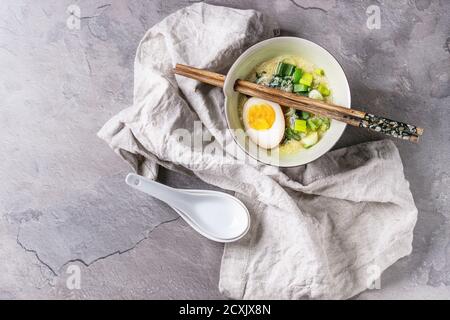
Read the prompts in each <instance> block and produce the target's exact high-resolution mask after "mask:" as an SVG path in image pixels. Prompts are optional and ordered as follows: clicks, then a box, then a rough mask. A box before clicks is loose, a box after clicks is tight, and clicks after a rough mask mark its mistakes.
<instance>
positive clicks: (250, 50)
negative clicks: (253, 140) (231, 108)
mask: <svg viewBox="0 0 450 320" xmlns="http://www.w3.org/2000/svg"><path fill="white" fill-rule="evenodd" d="M280 40H293V41H298V40H300V41H304V42H306V43H309V44H312V45H313V46H317V47H319V48H320V49H322V50H324V51H325V52H326V53H328V54H329V55H330V56H331V57H332V58H333V59H334V61H335V62H336V64H337V67H338V68H339V69H340V71H342V74H343V76H344V79H345V87H346V88H345V89H346V91H347V96H348V106H343V107H346V108H348V109H351V92H350V86H349V83H348V78H347V75H346V74H345V71H344V68H343V67H342V65H341V63H340V62H339V61H338V59H336V57H335V56H334V55H333V54H332V53H331V52H329V51H328V50H327V49H325V48H324V47H322V46H321V45H319V44H317V43H315V42H313V41H311V40H308V39H304V38H300V37H293V36H280V37H275V38H270V39H266V40H263V41H260V42H257V43H255V44H254V45H252V46H251V47H249V48H248V49H246V50H245V51H244V52H242V53H241V55H240V56H239V57H238V58H237V59H236V60H235V61H234V63H233V64H232V65H231V67H230V69H229V70H228V72H227V76H226V77H225V82H224V86H223V94H224V96H225V100H224V107H225V110H224V111H225V119H226V122H227V129H228V131H230V134H231V136H232V137H233V140H234V143H235V144H237V145H238V146H239V148H240V149H242V150H243V151H244V152H245V153H246V154H247V155H249V156H250V157H252V158H253V159H255V160H256V161H258V162H260V163H263V164H266V165H270V166H273V167H278V168H292V167H299V166H302V165H305V164H308V163H311V162H312V161H314V160H317V159H318V158H320V157H322V156H323V155H324V154H326V153H328V152H329V151H330V150H331V149H332V148H333V147H334V146H335V145H336V143H337V142H338V141H339V139H340V138H341V137H342V134H343V133H344V131H345V129H346V128H347V124H346V123H343V124H344V126H343V127H342V130H341V132H340V133H339V134H338V135H337V136H336V139H335V142H334V143H333V144H332V145H331V146H329V147H328V148H327V149H326V150H324V151H323V152H322V153H321V154H320V155H318V156H316V157H315V158H313V159H311V160H310V161H308V162H305V163H301V164H292V165H280V164H275V163H271V162H266V161H264V160H262V159H260V158H259V157H256V156H254V155H253V154H251V153H250V152H249V151H248V150H247V149H246V148H245V147H243V146H242V145H241V144H240V143H239V141H237V138H236V136H235V135H234V134H233V132H232V130H231V125H230V120H229V118H228V112H227V105H228V95H227V92H226V89H227V88H228V87H229V86H230V84H229V82H230V81H231V80H229V79H230V77H228V75H229V74H233V73H234V72H235V69H236V68H237V66H238V65H239V64H240V63H241V61H242V60H244V59H246V58H247V56H248V55H249V54H250V53H253V52H254V51H257V50H260V49H261V48H264V46H265V45H267V44H268V43H270V42H276V41H280ZM232 86H233V87H234V84H232Z"/></svg>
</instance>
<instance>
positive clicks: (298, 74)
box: [292, 68, 303, 83]
mask: <svg viewBox="0 0 450 320" xmlns="http://www.w3.org/2000/svg"><path fill="white" fill-rule="evenodd" d="M302 74H303V70H302V69H300V68H295V71H294V74H293V75H292V82H294V83H298V82H299V81H300V79H301V78H302Z"/></svg>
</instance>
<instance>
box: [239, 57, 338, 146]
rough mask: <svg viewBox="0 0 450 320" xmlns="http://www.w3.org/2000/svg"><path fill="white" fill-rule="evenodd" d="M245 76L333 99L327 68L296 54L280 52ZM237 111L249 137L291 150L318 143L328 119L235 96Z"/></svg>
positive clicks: (272, 85)
mask: <svg viewBox="0 0 450 320" xmlns="http://www.w3.org/2000/svg"><path fill="white" fill-rule="evenodd" d="M246 80H248V81H251V82H254V83H257V84H261V85H265V86H268V87H271V88H277V89H279V90H284V91H287V92H292V93H295V94H299V95H303V96H307V97H309V98H312V99H319V100H323V101H326V102H332V93H331V90H330V89H329V85H328V80H327V77H326V72H325V71H324V70H323V69H321V68H318V67H317V66H315V65H314V64H312V63H310V62H308V61H306V60H305V59H303V58H302V57H300V56H297V55H280V56H277V57H274V58H271V59H269V60H266V61H264V62H262V63H260V64H259V65H257V66H256V67H255V68H254V69H253V70H252V71H251V72H250V74H249V75H248V76H247V78H246ZM238 113H239V118H240V121H241V123H242V124H243V126H244V128H245V131H246V133H247V135H248V136H249V138H250V139H251V140H252V141H253V142H254V143H256V144H257V145H258V146H260V147H262V148H265V149H273V148H279V152H280V154H294V153H297V152H301V151H302V150H304V149H309V148H311V147H313V146H314V145H315V144H317V143H318V142H319V141H320V139H321V138H322V137H323V136H324V134H325V133H326V132H327V131H328V129H329V128H330V119H329V118H326V117H322V116H319V115H315V114H312V113H309V112H306V111H301V110H296V109H294V108H290V107H284V106H283V107H281V106H280V105H279V104H277V103H274V102H271V101H267V100H263V99H259V98H251V97H248V96H245V95H243V94H239V97H238Z"/></svg>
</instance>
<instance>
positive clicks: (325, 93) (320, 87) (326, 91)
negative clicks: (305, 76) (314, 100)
mask: <svg viewBox="0 0 450 320" xmlns="http://www.w3.org/2000/svg"><path fill="white" fill-rule="evenodd" d="M317 90H319V92H320V93H321V94H322V95H323V96H324V97H327V96H329V95H330V89H328V88H327V86H326V85H325V84H323V83H319V85H318V86H317Z"/></svg>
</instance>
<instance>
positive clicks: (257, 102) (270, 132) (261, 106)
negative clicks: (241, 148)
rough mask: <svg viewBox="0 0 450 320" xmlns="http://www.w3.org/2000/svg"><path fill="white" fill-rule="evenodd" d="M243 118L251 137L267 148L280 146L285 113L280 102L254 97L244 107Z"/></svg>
mask: <svg viewBox="0 0 450 320" xmlns="http://www.w3.org/2000/svg"><path fill="white" fill-rule="evenodd" d="M242 118H243V122H244V127H245V131H246V133H247V134H248V136H249V137H250V139H251V140H252V141H253V142H254V143H256V144H257V145H259V146H260V147H263V148H265V149H272V148H274V147H276V146H278V145H279V144H280V142H281V140H282V139H283V136H284V128H285V125H284V115H283V111H282V110H281V107H280V105H279V104H278V103H275V102H272V101H268V100H264V99H260V98H255V97H252V98H250V99H248V100H247V101H246V102H245V104H244V108H243V112H242Z"/></svg>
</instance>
